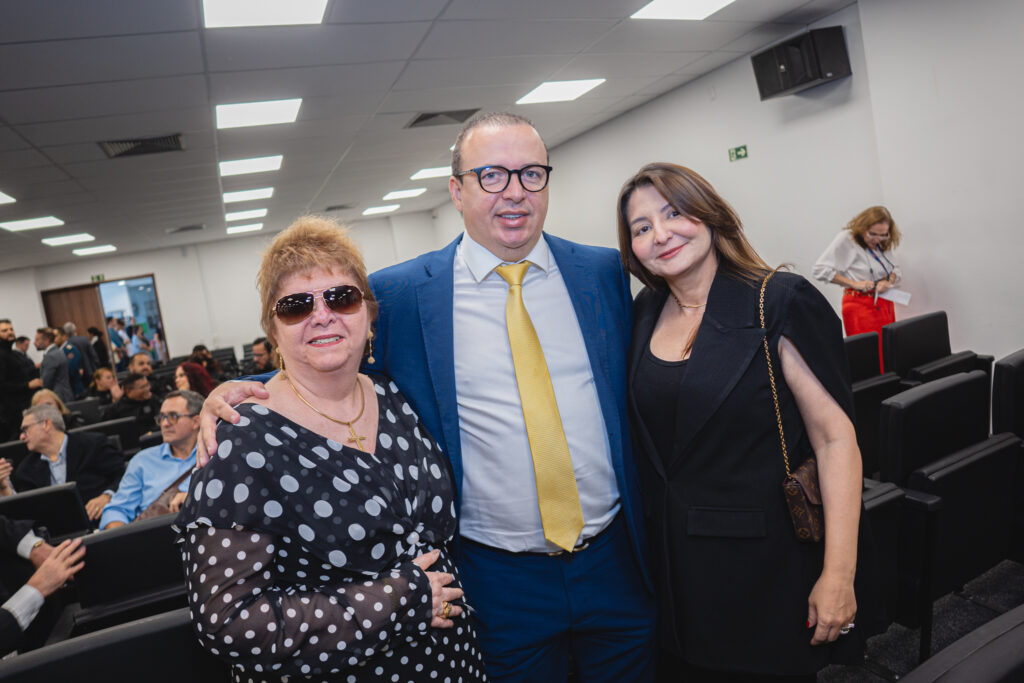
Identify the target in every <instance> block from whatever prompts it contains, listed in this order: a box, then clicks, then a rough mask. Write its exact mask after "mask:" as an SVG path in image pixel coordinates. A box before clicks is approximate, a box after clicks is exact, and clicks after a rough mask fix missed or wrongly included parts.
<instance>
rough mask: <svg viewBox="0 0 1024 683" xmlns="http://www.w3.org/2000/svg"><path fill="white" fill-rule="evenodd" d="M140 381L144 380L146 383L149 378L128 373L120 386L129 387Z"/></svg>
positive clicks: (139, 374)
mask: <svg viewBox="0 0 1024 683" xmlns="http://www.w3.org/2000/svg"><path fill="white" fill-rule="evenodd" d="M140 379H144V380H146V382H147V383H148V382H149V378H148V377H146V376H145V375H143V374H141V373H138V372H129V373H128V374H127V375H126V376H125V378H124V381H123V382H121V386H123V387H130V386H132V385H134V384H135V383H136V382H138V381H139V380H140Z"/></svg>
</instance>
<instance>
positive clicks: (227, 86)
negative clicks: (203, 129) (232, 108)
mask: <svg viewBox="0 0 1024 683" xmlns="http://www.w3.org/2000/svg"><path fill="white" fill-rule="evenodd" d="M405 64H406V63H405V62H404V61H401V60H393V61H386V62H368V63H366V64H341V65H333V66H307V67H295V68H292V69H265V70H262V71H225V72H218V73H213V74H210V77H209V78H210V98H211V99H212V100H213V101H214V102H215V103H216V104H224V103H227V102H260V101H263V100H275V99H287V98H290V97H318V96H330V95H344V96H347V97H355V96H356V95H357V94H358V93H362V92H367V91H376V90H384V89H386V88H387V87H389V86H390V85H391V84H392V83H393V82H394V81H395V79H396V78H398V75H399V74H400V73H401V72H402V68H403V67H404V66H405Z"/></svg>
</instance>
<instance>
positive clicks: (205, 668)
mask: <svg viewBox="0 0 1024 683" xmlns="http://www.w3.org/2000/svg"><path fill="white" fill-rule="evenodd" d="M227 680H229V671H228V666H227V664H225V663H224V662H222V661H221V660H220V659H218V658H217V657H215V656H213V655H211V654H209V653H208V652H206V651H205V650H203V649H202V648H201V647H200V646H199V643H198V642H197V641H196V637H195V635H194V633H193V631H192V622H191V620H190V617H189V612H188V608H182V609H177V610H174V611H170V612H166V613H163V614H159V615H156V616H151V617H147V618H145V619H140V620H138V621H132V622H129V623H126V624H121V625H119V626H114V627H112V628H107V629H103V630H101V631H96V632H95V633H90V634H87V635H83V636H80V637H78V638H72V639H70V640H65V641H63V642H60V643H55V644H52V645H47V646H45V647H42V648H39V649H38V650H33V651H31V652H27V653H25V654H21V655H18V656H17V657H13V658H11V659H8V660H4V661H2V662H0V682H2V683H39V682H40V681H111V682H112V683H113V682H115V681H146V683H183V682H185V681H188V682H189V683H193V682H194V683H214V682H223V681H227Z"/></svg>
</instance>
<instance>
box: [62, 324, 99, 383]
mask: <svg viewBox="0 0 1024 683" xmlns="http://www.w3.org/2000/svg"><path fill="white" fill-rule="evenodd" d="M77 331H78V327H77V326H76V325H75V324H74V323H72V322H66V323H64V334H65V335H67V338H68V343H69V344H72V345H73V346H74V347H75V348H76V349H78V351H79V352H80V353H81V354H82V377H83V378H84V379H86V380H87V379H88V378H90V377H92V373H94V372H96V368H98V367H99V366H100V359H99V358H98V357H97V356H96V349H94V348H93V347H92V342H91V341H90V340H89V338H88V337H86V336H85V335H81V334H76V332H77Z"/></svg>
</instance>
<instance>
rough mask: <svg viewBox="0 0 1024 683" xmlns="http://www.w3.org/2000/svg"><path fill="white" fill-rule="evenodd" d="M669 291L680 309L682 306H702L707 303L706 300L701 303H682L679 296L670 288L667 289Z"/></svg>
mask: <svg viewBox="0 0 1024 683" xmlns="http://www.w3.org/2000/svg"><path fill="white" fill-rule="evenodd" d="M669 293H671V294H672V298H673V299H675V300H676V305H677V306H679V308H680V310H682V309H684V308H704V307H705V306H707V305H708V302H707V301H705V302H704V303H702V304H684V303H683V302H682V301H680V300H679V297H677V296H676V293H675V292H673V291H672V290H669Z"/></svg>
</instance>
